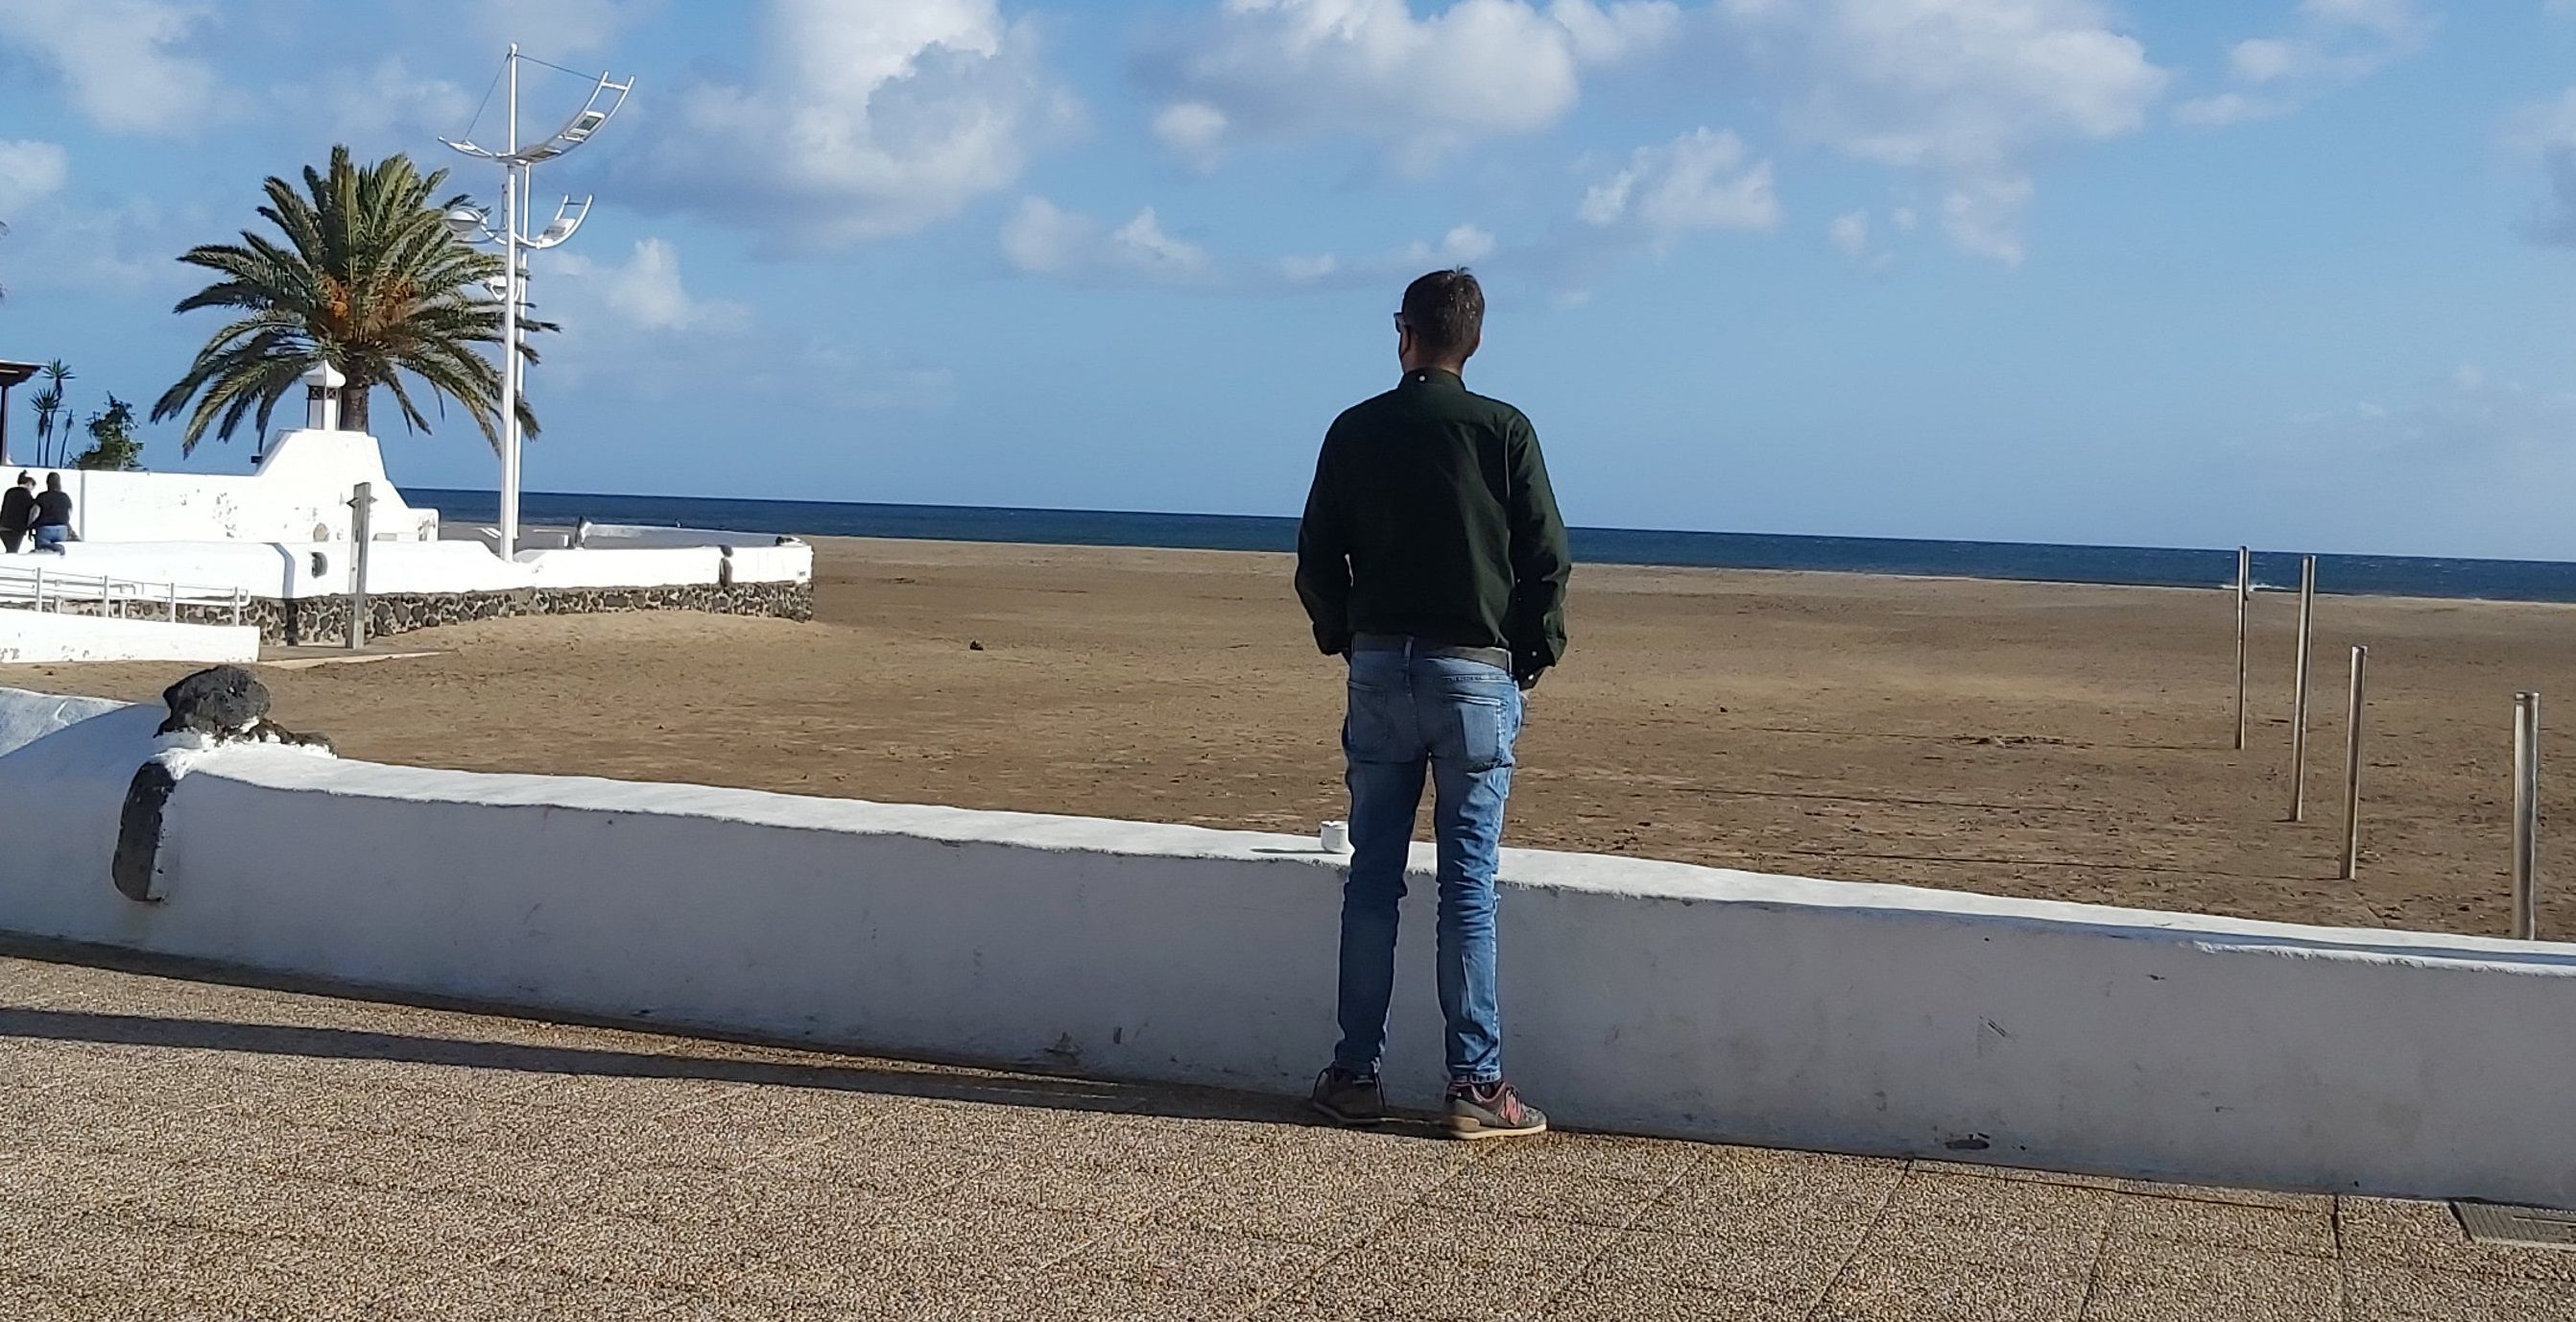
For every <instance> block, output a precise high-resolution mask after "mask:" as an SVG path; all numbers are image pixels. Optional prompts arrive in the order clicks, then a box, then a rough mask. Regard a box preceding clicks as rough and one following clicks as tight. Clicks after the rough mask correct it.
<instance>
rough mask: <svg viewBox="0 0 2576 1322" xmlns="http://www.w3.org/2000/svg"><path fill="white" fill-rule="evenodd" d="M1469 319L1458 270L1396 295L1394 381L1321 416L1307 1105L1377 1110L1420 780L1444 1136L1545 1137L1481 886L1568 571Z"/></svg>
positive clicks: (1305, 525) (1364, 1119)
mask: <svg viewBox="0 0 2576 1322" xmlns="http://www.w3.org/2000/svg"><path fill="white" fill-rule="evenodd" d="M1484 318H1485V295H1484V291H1483V290H1482V289H1481V288H1479V287H1478V286H1477V284H1476V278H1475V277H1474V276H1472V275H1470V274H1468V273H1467V272H1466V271H1465V270H1463V269H1461V270H1454V271H1434V272H1432V273H1431V274H1429V275H1426V276H1424V277H1422V278H1421V279H1419V280H1416V281H1414V282H1413V284H1412V286H1411V287H1409V288H1407V289H1406V290H1405V291H1404V310H1403V311H1402V312H1399V313H1397V314H1396V318H1395V325H1396V357H1397V360H1398V362H1399V363H1400V364H1401V366H1402V367H1403V370H1404V378H1403V380H1402V381H1400V382H1398V383H1397V385H1396V387H1395V389H1393V390H1390V391H1388V392H1387V393H1385V394H1383V395H1379V396H1378V397H1376V398H1375V399H1371V400H1368V401H1366V402H1364V403H1361V404H1357V405H1354V406H1353V407H1351V408H1350V409H1349V410H1347V411H1345V412H1344V413H1343V414H1342V415H1341V417H1339V418H1337V419H1335V420H1334V422H1333V425H1332V428H1331V430H1330V431H1328V432H1326V433H1325V435H1324V446H1323V453H1322V455H1321V456H1320V457H1319V458H1318V459H1317V461H1316V465H1315V484H1314V488H1313V490H1312V491H1311V492H1310V493H1309V494H1308V496H1307V499H1306V514H1305V518H1304V520H1303V522H1301V523H1300V524H1299V525H1298V532H1297V594H1298V596H1299V598H1300V599H1301V600H1302V601H1303V602H1304V603H1305V607H1306V614H1307V616H1308V618H1309V619H1310V620H1311V621H1312V622H1313V624H1314V626H1315V643H1316V645H1317V646H1318V647H1320V648H1322V649H1323V651H1324V652H1325V653H1326V654H1327V655H1334V656H1342V657H1346V658H1348V666H1349V670H1350V706H1349V712H1348V715H1347V716H1346V717H1345V719H1344V722H1343V725H1342V751H1343V754H1344V756H1345V757H1346V759H1347V760H1348V764H1349V784H1350V791H1351V820H1350V837H1351V851H1352V852H1351V862H1350V872H1349V876H1348V878H1347V879H1346V880H1345V882H1344V884H1343V889H1342V933H1341V989H1340V998H1339V999H1340V1010H1339V1018H1340V1021H1341V1022H1340V1027H1341V1042H1340V1044H1339V1045H1338V1046H1336V1047H1335V1048H1334V1050H1333V1063H1332V1065H1331V1066H1330V1067H1329V1068H1327V1069H1326V1070H1325V1071H1324V1072H1323V1073H1322V1074H1321V1075H1320V1076H1318V1077H1317V1079H1316V1080H1315V1091H1314V1095H1313V1098H1312V1101H1313V1104H1314V1107H1315V1109H1316V1110H1317V1111H1319V1112H1321V1113H1323V1114H1324V1115H1325V1116H1327V1117H1328V1118H1330V1119H1332V1120H1334V1121H1337V1122H1339V1123H1343V1124H1355V1125H1356V1124H1374V1123H1377V1122H1378V1121H1380V1120H1383V1119H1384V1118H1385V1116H1386V1103H1385V1096H1384V1092H1383V1090H1382V1089H1381V1088H1380V1087H1379V1084H1378V1066H1379V1063H1380V1058H1381V1057H1382V1056H1383V1054H1384V1052H1385V1048H1386V1021H1387V1007H1388V1004H1389V1002H1390V1001H1391V999H1392V998H1393V994H1394V984H1395V934H1396V914H1397V908H1398V901H1400V900H1402V899H1403V898H1404V872H1405V862H1406V858H1407V855H1408V852H1409V850H1410V848H1411V844H1412V840H1413V825H1414V818H1415V815H1416V813H1417V812H1418V811H1419V809H1420V807H1421V802H1422V788H1423V782H1424V780H1425V779H1426V778H1428V779H1429V780H1430V781H1431V783H1432V787H1433V791H1434V795H1435V802H1434V808H1433V825H1434V828H1435V830H1434V837H1435V839H1436V841H1437V851H1438V856H1439V885H1440V903H1439V912H1438V933H1439V942H1438V948H1439V985H1440V1012H1441V1014H1442V1016H1443V1017H1444V1018H1445V1019H1446V1020H1447V1022H1448V1032H1447V1035H1446V1038H1445V1041H1444V1043H1443V1051H1444V1055H1445V1056H1446V1060H1447V1065H1448V1071H1449V1090H1448V1096H1447V1101H1446V1112H1447V1114H1446V1123H1447V1126H1448V1130H1449V1132H1450V1133H1451V1134H1452V1135H1453V1136H1456V1137H1459V1138H1495V1137H1503V1136H1508V1135H1516V1134H1536V1133H1540V1132H1542V1131H1544V1130H1545V1129H1546V1128H1547V1117H1546V1116H1545V1115H1544V1114H1542V1113H1540V1112H1539V1111H1538V1109H1537V1108H1535V1107H1531V1106H1527V1105H1524V1104H1523V1103H1522V1101H1521V1099H1520V1096H1519V1094H1518V1093H1517V1092H1516V1091H1515V1090H1514V1089H1513V1087H1512V1085H1511V1084H1509V1083H1507V1082H1505V1081H1504V1079H1503V1067H1502V1016H1501V1012H1500V1009H1499V1007H1498V1006H1497V1004H1496V999H1495V976H1494V902H1495V884H1494V883H1495V877H1494V873H1495V865H1496V862H1497V858H1498V855H1499V853H1500V851H1501V848H1502V834H1503V805H1504V802H1505V800H1506V799H1508V798H1509V797H1510V794H1511V778H1512V766H1513V755H1512V746H1513V744H1514V742H1515V741H1516V739H1517V738H1518V737H1519V735H1520V730H1521V719H1522V713H1523V706H1522V704H1523V694H1524V693H1526V692H1527V691H1528V690H1530V689H1532V688H1534V687H1536V686H1537V684H1538V681H1539V676H1540V675H1542V674H1544V673H1545V672H1546V671H1547V669H1548V668H1549V667H1551V666H1554V665H1555V664H1556V663H1557V660H1558V658H1559V657H1561V656H1563V655H1564V653H1565V585H1566V579H1567V576H1568V574H1569V573H1570V572H1571V569H1572V561H1571V558H1570V557H1569V556H1568V554H1567V551H1566V540H1565V521H1564V520H1563V518H1561V517H1560V516H1559V515H1558V513H1557V508H1556V497H1555V494H1554V493H1553V491H1552V490H1551V489H1550V488H1549V486H1548V480H1547V464H1546V462H1545V460H1544V459H1542V458H1541V456H1540V454H1539V448H1538V433H1537V432H1536V431H1535V430H1534V429H1532V428H1531V426H1530V421H1529V419H1528V418H1527V417H1524V416H1522V414H1521V411H1520V410H1519V409H1516V408H1513V407H1512V406H1511V405H1509V404H1505V403H1503V402H1502V401H1500V400H1495V399H1488V398H1486V397H1484V396H1482V395H1478V394H1475V393H1472V392H1470V391H1469V390H1468V389H1467V386H1466V383H1465V381H1464V380H1463V379H1462V378H1461V373H1462V372H1464V370H1465V368H1466V365H1467V359H1468V357H1469V356H1470V355H1472V354H1474V353H1475V352H1476V349H1477V347H1478V346H1479V345H1480V344H1481V343H1482V340H1483V332H1484Z"/></svg>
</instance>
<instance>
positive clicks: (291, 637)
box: [19, 583, 814, 646]
mask: <svg viewBox="0 0 2576 1322" xmlns="http://www.w3.org/2000/svg"><path fill="white" fill-rule="evenodd" d="M19 604H23V603H19ZM64 608H65V609H66V610H68V611H70V612H71V613H73V614H80V615H94V614H97V613H99V603H97V602H77V601H76V602H70V603H66V605H65V607H64ZM658 610H691V611H707V612H711V613H714V614H718V615H767V616H774V617H777V618H780V619H788V620H798V621H804V620H811V619H813V618H814V585H813V584H811V583H729V584H718V583H700V584H691V585H688V586H685V587H659V588H518V589H514V590H511V591H505V592H396V593H384V594H379V595H376V596H371V597H369V598H368V599H367V636H368V637H369V638H380V637H385V636H388V635H391V634H398V633H409V632H411V631H412V630H414V629H434V628H437V627H439V626H440V625H447V624H462V623H464V622H466V621H468V620H491V619H500V618H503V617H506V616H514V615H600V614H619V613H624V612H628V611H658ZM133 613H134V614H135V615H136V616H138V617H140V618H145V619H155V620H158V619H166V618H169V616H168V608H167V607H163V606H155V605H150V604H145V603H137V604H136V605H135V607H134V610H133ZM178 618H179V620H180V622H181V623H186V624H232V623H234V622H235V621H234V619H233V608H232V607H231V605H229V604H222V603H211V602H209V603H193V602H182V603H180V605H179V614H178ZM240 623H243V624H250V625H256V626H258V628H259V637H260V641H261V642H263V643H272V644H285V645H288V646H295V645H302V644H320V643H337V642H340V641H342V640H344V639H346V638H347V637H348V636H349V599H348V598H347V597H303V598H296V599H292V600H283V601H281V600H277V599H274V598H269V597H253V598H251V599H250V601H249V603H248V604H247V605H245V606H244V607H243V609H242V616H241V620H240Z"/></svg>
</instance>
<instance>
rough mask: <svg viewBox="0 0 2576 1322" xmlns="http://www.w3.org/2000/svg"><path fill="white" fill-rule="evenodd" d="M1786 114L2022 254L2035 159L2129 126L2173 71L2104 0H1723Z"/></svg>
mask: <svg viewBox="0 0 2576 1322" xmlns="http://www.w3.org/2000/svg"><path fill="white" fill-rule="evenodd" d="M1719 8H1720V13H1721V14H1722V16H1723V17H1724V19H1725V21H1727V22H1728V23H1730V24H1731V25H1732V26H1733V29H1734V30H1735V31H1736V32H1737V34H1738V35H1740V36H1741V37H1742V38H1744V44H1745V48H1746V50H1747V51H1748V53H1749V54H1750V56H1751V58H1752V59H1753V60H1754V62H1755V64H1756V67H1757V68H1759V69H1760V70H1761V71H1762V72H1764V73H1765V74H1766V75H1767V76H1769V77H1771V78H1773V79H1775V80H1782V81H1785V82H1786V84H1787V92H1786V95H1785V104H1786V107H1787V108H1786V110H1785V111H1784V118H1785V120H1786V121H1787V123H1788V126H1789V128H1790V130H1791V131H1792V132H1793V133H1794V134H1796V135H1798V136H1800V137H1802V138H1805V139H1807V140H1810V141H1814V142H1818V143H1821V144H1824V145H1826V146H1828V147H1831V148H1832V149H1834V150H1836V151H1839V152H1841V153H1843V154H1844V155H1847V156H1851V157H1854V158H1856V159H1859V160H1864V161H1873V162H1877V163H1879V164H1883V165H1888V166H1893V167H1896V168H1899V169H1903V170H1909V171H1915V172H1919V173H1921V174H1923V175H1925V176H1927V177H1929V178H1930V179H1931V180H1932V181H1934V182H1935V183H1936V184H1938V185H1939V186H1940V187H1941V189H1942V203H1941V207H1940V216H1941V220H1942V224H1943V228H1944V229H1945V230H1946V231H1947V232H1948V233H1949V235H1950V237H1951V239H1952V241H1953V242H1955V243H1957V244H1958V245H1959V246H1960V247H1962V248H1965V249H1966V250H1968V251H1970V252H1974V253H1979V254H1982V255H1985V256H1989V257H1993V258H1996V259H1998V260H2002V261H2006V262H2011V261H2017V260H2019V258H2020V255H2021V251H2022V248H2021V243H2020V240H2019V237H2018V229H2019V220H2020V214H2019V213H2020V210H2021V208H2022V207H2024V206H2026V205H2027V203H2028V201H2029V199H2030V197H2031V195H2032V191H2033V186H2032V181H2031V178H2030V175H2029V169H2028V165H2027V162H2028V160H2029V159H2030V158H2031V157H2032V156H2033V155H2034V154H2036V153H2038V152H2041V151H2043V150H2045V149H2047V148H2050V147H2053V146H2058V145H2062V144H2067V143H2085V142H2098V141H2103V140H2107V139H2111V138H2117V137H2120V136H2123V135H2125V134H2129V133H2133V132H2135V131H2137V130H2138V129H2139V128H2140V127H2142V126H2143V125H2144V124H2145V122H2146V116H2147V111H2148V109H2149V108H2150V107H2151V106H2152V105H2153V104H2154V103H2155V101H2156V99H2157V98H2158V97H2160V96H2162V95H2163V93H2164V90H2165V87H2166V84H2167V83H2168V82H2169V81H2170V75H2169V74H2168V73H2167V72H2166V71H2165V70H2164V69H2161V68H2159V67H2157V66H2156V65H2155V64H2153V63H2151V62H2149V60H2148V59H2147V54H2146V49H2145V47H2144V46H2143V45H2141V44H2140V43H2139V41H2138V40H2137V39H2136V38H2135V37H2132V36H2130V35H2128V34H2127V33H2124V32H2121V31H2119V30H2118V29H2117V28H2115V27H2114V26H2113V19H2112V14H2111V11H2110V10H2109V9H2108V8H2107V7H2106V6H2105V5H2103V4H2100V3H2097V0H1904V2H1903V3H1890V2H1889V0H1814V2H1813V3H1809V4H1791V3H1787V2H1786V0H1725V3H1723V4H1721V5H1720V7H1719Z"/></svg>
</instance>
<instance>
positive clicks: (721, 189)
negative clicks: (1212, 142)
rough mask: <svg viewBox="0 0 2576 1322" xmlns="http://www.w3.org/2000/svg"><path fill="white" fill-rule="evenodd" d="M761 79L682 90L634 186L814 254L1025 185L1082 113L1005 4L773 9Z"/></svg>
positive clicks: (955, 1)
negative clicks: (1040, 157)
mask: <svg viewBox="0 0 2576 1322" xmlns="http://www.w3.org/2000/svg"><path fill="white" fill-rule="evenodd" d="M764 47H765V51H766V54H765V57H764V60H763V63H762V65H761V69H760V73H759V76H758V77H757V78H756V79H754V80H753V81H752V82H751V83H749V84H748V85H737V84H731V83H702V84H699V85H698V86H696V87H693V88H690V89H689V90H687V91H686V92H683V93H680V94H679V96H678V98H677V102H678V108H677V113H676V116H675V117H674V119H671V120H661V121H657V122H656V125H655V127H656V128H657V130H659V131H660V133H659V139H658V141H657V142H656V144H655V145H654V146H653V147H651V148H650V149H648V153H647V155H646V156H645V157H644V164H643V165H642V166H641V167H640V168H639V169H638V170H637V171H636V178H635V179H634V180H633V182H634V183H635V184H637V185H638V186H639V187H640V188H641V189H642V190H643V191H644V192H645V194H646V195H647V196H648V197H651V198H653V199H656V200H658V201H660V202H662V203H664V204H667V205H671V206H676V207H683V208H687V209H691V210H696V211H702V212H707V213H710V214H713V215H717V216H719V217H722V218H725V219H729V220H734V221H738V222H740V223H743V224H746V225H750V226H754V227H757V228H760V229H763V230H765V231H767V232H768V233H769V234H770V235H771V236H772V237H773V238H774V239H775V240H776V241H777V242H778V243H780V244H782V245H784V246H790V247H798V248H808V249H812V248H835V247H844V246H847V245H850V244H854V243H859V242H863V241H866V240H870V239H878V238H885V237H888V236H892V235H898V234H905V233H910V232H912V231H914V230H918V229H921V228H922V227H924V226H927V225H929V224H931V223H933V222H936V221H939V220H942V219H945V218H947V217H949V216H953V215H955V214H957V213H958V212H959V211H960V210H962V209H964V208H965V207H966V206H967V205H968V204H970V203H972V202H974V201H976V200H977V199H979V198H982V197H985V196H987V195H989V194H992V193H996V192H1000V191H1002V190H1004V189H1007V188H1009V187H1010V186H1011V185H1012V184H1013V183H1014V182H1015V181H1017V180H1018V178H1019V176H1020V172H1021V170H1022V168H1023V167H1024V166H1025V165H1026V164H1027V162H1028V159H1029V157H1030V155H1031V154H1032V153H1033V152H1035V151H1036V150H1037V149H1039V148H1040V147H1041V146H1043V145H1045V144H1046V143H1047V142H1049V141H1050V140H1052V139H1053V138H1055V137H1056V136H1058V135H1060V134H1061V133H1063V132H1064V131H1066V130H1067V129H1068V128H1069V127H1070V126H1071V125H1072V123H1073V121H1074V120H1075V119H1077V118H1078V115H1079V111H1078V108H1077V107H1076V106H1075V104H1074V102H1073V100H1072V98H1071V96H1070V95H1069V94H1068V93H1066V92H1064V91H1062V90H1061V89H1060V88H1058V87H1057V86H1056V85H1055V83H1054V82H1053V81H1052V80H1051V79H1050V78H1049V77H1048V76H1047V75H1046V73H1045V71H1044V70H1043V69H1042V68H1041V67H1040V64H1039V61H1038V58H1037V39H1036V36H1035V33H1034V31H1033V30H1032V29H1031V28H1030V27H1029V26H1028V25H1027V24H1025V23H1012V22H1006V21H1005V20H1004V19H1003V18H1002V16H1001V13H1000V10H999V8H998V6H997V4H996V0H866V2H865V3H848V2H847V0H773V3H772V4H771V6H770V9H769V11H768V18H767V22H766V31H765V33H764Z"/></svg>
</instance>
